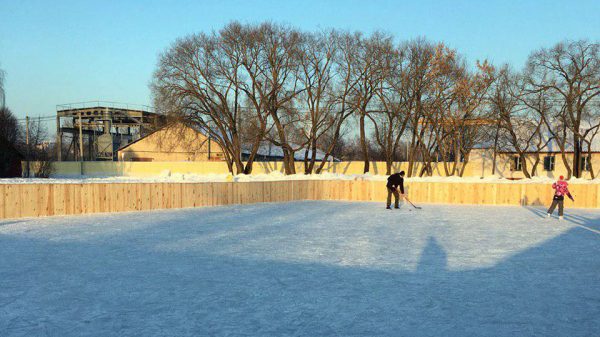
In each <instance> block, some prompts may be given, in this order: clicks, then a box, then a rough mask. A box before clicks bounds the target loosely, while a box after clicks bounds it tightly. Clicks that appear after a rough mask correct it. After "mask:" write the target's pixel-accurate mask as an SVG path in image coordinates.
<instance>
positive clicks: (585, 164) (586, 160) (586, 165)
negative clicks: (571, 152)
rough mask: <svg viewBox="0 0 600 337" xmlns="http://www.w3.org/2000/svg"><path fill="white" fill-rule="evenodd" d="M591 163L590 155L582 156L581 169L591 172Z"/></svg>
mask: <svg viewBox="0 0 600 337" xmlns="http://www.w3.org/2000/svg"><path fill="white" fill-rule="evenodd" d="M590 161H591V158H590V156H589V155H588V156H581V165H580V167H581V170H582V171H590V169H591V167H590V166H591V165H590Z"/></svg>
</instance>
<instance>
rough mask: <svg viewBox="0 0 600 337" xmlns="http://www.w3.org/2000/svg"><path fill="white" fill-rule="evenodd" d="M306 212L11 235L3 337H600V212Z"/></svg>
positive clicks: (373, 208) (74, 226)
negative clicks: (560, 214) (549, 216)
mask: <svg viewBox="0 0 600 337" xmlns="http://www.w3.org/2000/svg"><path fill="white" fill-rule="evenodd" d="M567 212H568V213H567V216H566V219H565V221H561V222H559V221H558V220H557V219H556V218H554V219H544V218H542V216H543V215H544V214H545V212H544V210H543V209H540V208H521V207H483V206H437V205H436V206H434V205H424V207H423V209H422V210H414V209H411V208H408V207H407V206H402V208H401V209H400V210H394V211H387V210H385V209H384V208H383V205H382V204H380V203H349V202H323V201H315V202H311V201H307V202H293V203H281V204H257V205H241V206H226V207H215V208H203V209H185V210H169V211H156V212H140V213H120V214H105V215H91V216H73V217H54V218H43V219H25V220H5V221H1V220H0V335H1V336H114V335H119V336H475V335H477V336H511V337H514V336H534V335H535V336H594V335H596V336H597V335H598V334H600V319H599V317H600V212H598V211H597V210H567Z"/></svg>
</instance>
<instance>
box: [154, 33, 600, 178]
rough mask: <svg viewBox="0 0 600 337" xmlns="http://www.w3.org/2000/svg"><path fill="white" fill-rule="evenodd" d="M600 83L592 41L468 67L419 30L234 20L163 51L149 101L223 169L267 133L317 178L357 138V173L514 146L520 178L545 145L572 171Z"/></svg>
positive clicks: (452, 171) (412, 168)
mask: <svg viewBox="0 0 600 337" xmlns="http://www.w3.org/2000/svg"><path fill="white" fill-rule="evenodd" d="M599 79H600V65H599V60H598V43H590V42H587V41H577V42H564V43H559V44H557V45H556V46H555V47H553V48H551V49H541V50H540V51H537V52H535V53H533V54H532V55H531V56H530V58H529V60H528V63H527V67H526V69H524V70H523V71H522V72H515V71H513V70H511V69H510V68H509V67H508V66H504V67H500V68H496V67H494V66H492V65H491V64H489V63H488V62H486V61H483V62H478V63H477V64H476V65H475V66H469V65H468V64H467V62H466V61H465V60H464V58H463V57H462V56H461V55H460V54H459V53H458V52H457V51H456V50H453V49H451V48H448V47H447V46H445V45H444V44H442V43H433V42H430V41H427V40H425V39H416V40H411V41H406V42H401V43H397V42H396V41H395V40H394V38H393V37H392V36H390V35H387V34H383V33H374V34H371V35H369V36H364V35H362V34H360V33H348V32H340V31H321V32H303V31H299V30H296V29H294V28H290V27H288V26H284V25H278V24H273V23H263V24H260V25H246V24H240V23H237V22H234V23H231V24H229V25H227V26H226V27H224V28H223V29H222V30H220V31H218V32H214V33H210V34H206V33H200V34H195V35H190V36H187V37H184V38H182V39H179V40H177V41H176V42H175V43H174V44H173V45H172V46H171V47H170V48H168V49H167V50H166V51H165V52H164V53H163V54H162V55H161V57H160V61H159V65H158V69H157V71H156V73H155V76H154V81H153V84H152V89H153V93H154V95H155V105H156V107H157V108H158V110H159V111H162V112H163V113H166V114H168V115H170V116H172V117H174V118H176V119H178V120H180V121H182V122H184V123H188V124H190V125H192V126H194V127H196V128H197V129H200V130H202V131H203V132H205V133H207V134H209V135H210V137H211V138H212V139H214V140H215V141H216V142H217V143H218V144H219V145H220V146H221V147H222V148H223V150H224V152H225V160H226V161H227V163H228V165H229V168H230V170H231V172H233V173H250V172H251V171H252V165H253V162H254V160H255V158H256V156H257V153H258V152H259V149H260V147H261V145H262V144H263V143H264V142H271V143H272V144H273V145H275V146H278V147H280V148H281V149H282V151H283V165H284V168H285V172H286V173H287V174H293V173H296V165H295V160H294V158H296V157H297V156H296V154H301V157H302V158H303V159H304V173H319V172H321V170H322V169H323V167H324V165H325V164H326V163H327V161H328V160H330V159H331V158H332V156H334V155H337V156H339V155H340V153H342V151H341V150H340V148H341V147H342V146H343V145H344V144H355V145H356V147H355V150H356V151H357V153H355V154H354V156H353V157H355V158H360V159H361V160H362V161H364V172H369V170H370V166H369V161H370V160H373V158H374V157H377V158H378V159H381V160H383V161H385V162H386V163H387V165H386V170H387V173H390V172H391V171H392V168H393V163H394V162H395V161H398V160H399V159H400V156H402V157H403V159H404V160H406V161H407V162H408V170H407V171H408V172H407V174H408V175H409V176H411V175H419V176H422V175H431V174H433V171H434V168H436V167H437V169H438V170H442V171H443V173H444V174H446V175H448V176H451V175H460V176H462V175H463V173H464V170H465V167H466V164H467V163H468V161H469V156H470V154H471V152H472V150H473V149H474V148H477V147H483V146H485V147H487V148H492V149H493V150H494V151H493V153H494V158H495V157H496V153H498V152H500V151H508V152H514V153H517V154H518V155H519V156H520V157H521V158H522V161H523V165H522V169H523V172H524V173H525V175H526V176H531V175H534V174H535V170H536V166H537V162H536V164H534V167H533V168H530V167H528V166H527V164H526V160H525V157H526V155H527V154H529V153H534V154H537V155H538V157H537V158H538V161H539V153H540V151H542V150H544V149H545V148H546V147H548V146H550V145H549V144H551V143H552V144H557V145H558V147H559V150H558V151H559V152H560V153H561V154H562V158H563V160H564V161H565V164H566V165H567V168H568V170H569V172H570V174H569V175H571V172H572V173H573V175H575V176H579V175H580V173H581V167H580V166H581V164H580V157H581V154H582V153H584V152H585V151H587V152H590V151H592V150H591V149H592V145H591V144H592V143H593V139H594V137H595V136H596V134H597V132H598V127H599V125H598V123H599V122H600V118H599V116H598V114H599V110H600V109H599V107H598V97H597V96H598V94H599V93H600V80H599ZM352 137H355V139H356V141H352ZM318 151H322V154H323V155H322V156H317V152H318ZM569 151H573V152H574V156H573V158H572V159H569V157H568V156H567V155H566V154H567V153H568V152H569ZM317 158H320V160H317ZM569 160H570V161H571V162H570V163H568V161H569ZM494 169H495V167H494Z"/></svg>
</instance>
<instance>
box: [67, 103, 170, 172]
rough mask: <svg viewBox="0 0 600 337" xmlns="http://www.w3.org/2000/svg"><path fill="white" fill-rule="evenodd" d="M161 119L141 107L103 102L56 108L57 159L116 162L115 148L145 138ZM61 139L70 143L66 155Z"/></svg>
mask: <svg viewBox="0 0 600 337" xmlns="http://www.w3.org/2000/svg"><path fill="white" fill-rule="evenodd" d="M164 120H165V118H164V116H163V115H159V114H156V113H155V112H154V111H153V109H152V108H151V107H149V106H144V105H132V104H124V103H115V102H102V101H92V102H82V103H71V104H61V105H57V106H56V144H57V147H56V148H57V160H58V161H61V160H78V161H84V160H89V161H95V160H115V159H116V150H117V149H118V148H120V147H122V146H124V145H127V144H129V143H130V142H132V141H134V140H136V139H139V138H140V137H143V136H145V135H146V134H147V133H148V132H149V131H151V130H152V129H154V128H157V127H159V126H160V125H162V124H163V123H164ZM64 138H67V139H66V140H67V142H66V143H65V144H69V145H68V148H67V149H66V153H63V152H64V151H63V150H64V149H63V140H65V139H64ZM86 148H87V149H86Z"/></svg>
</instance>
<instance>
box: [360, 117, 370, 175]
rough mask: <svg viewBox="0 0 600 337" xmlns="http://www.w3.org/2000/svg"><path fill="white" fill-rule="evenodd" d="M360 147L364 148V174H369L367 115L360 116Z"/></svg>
mask: <svg viewBox="0 0 600 337" xmlns="http://www.w3.org/2000/svg"><path fill="white" fill-rule="evenodd" d="M359 122H360V146H361V148H362V155H363V160H364V163H365V167H364V170H363V173H368V172H369V148H368V147H367V138H366V135H365V115H364V114H363V115H361V116H360V120H359Z"/></svg>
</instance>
